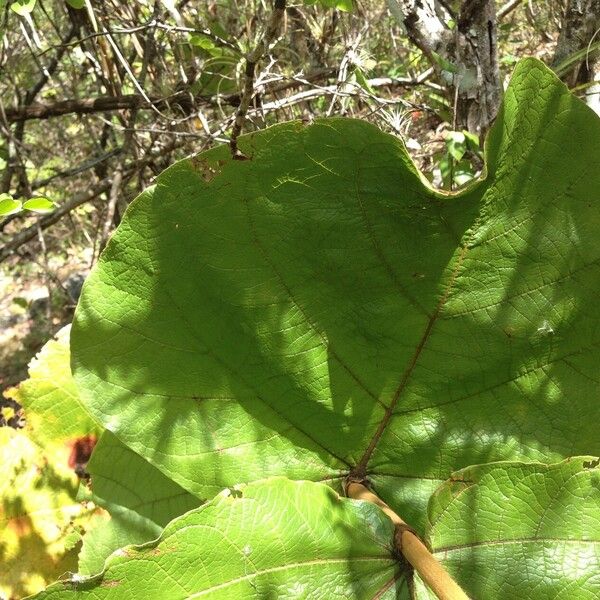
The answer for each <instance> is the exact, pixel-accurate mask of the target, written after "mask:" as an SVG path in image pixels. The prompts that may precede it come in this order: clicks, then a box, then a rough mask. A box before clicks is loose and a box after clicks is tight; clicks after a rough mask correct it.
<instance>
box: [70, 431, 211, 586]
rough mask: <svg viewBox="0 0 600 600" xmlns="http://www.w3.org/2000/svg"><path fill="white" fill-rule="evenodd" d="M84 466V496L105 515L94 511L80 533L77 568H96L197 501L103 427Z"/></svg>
mask: <svg viewBox="0 0 600 600" xmlns="http://www.w3.org/2000/svg"><path fill="white" fill-rule="evenodd" d="M88 471H89V473H90V475H91V484H92V488H91V494H90V495H89V499H91V500H92V501H93V502H94V503H95V504H97V505H98V506H101V507H102V508H105V509H106V510H107V511H108V513H109V514H110V519H107V518H106V515H102V516H99V517H98V518H97V523H96V526H95V527H94V528H93V529H91V530H90V531H88V532H87V533H86V534H85V536H84V538H83V548H82V550H81V553H80V554H79V569H78V571H79V573H82V574H87V575H90V574H94V573H99V572H100V571H101V570H102V567H103V566H104V561H105V559H106V558H107V557H108V556H109V555H110V554H112V553H113V552H114V551H115V550H117V549H118V548H121V547H122V546H126V545H129V544H141V543H143V542H147V541H150V540H153V539H156V538H157V537H158V536H159V535H160V532H161V531H162V529H163V528H164V527H165V526H166V525H167V524H168V523H169V521H171V520H173V519H174V518H175V517H178V516H180V515H182V514H183V513H185V512H187V511H188V510H191V509H192V508H196V507H197V506H199V505H200V504H201V500H200V499H199V498H196V497H195V496H192V495H191V494H189V493H188V492H186V491H185V490H183V489H182V488H181V487H180V486H178V485H177V484H176V483H174V482H173V481H172V480H171V479H169V478H167V477H166V476H165V475H163V474H162V473H161V472H160V471H159V470H158V469H156V467H153V466H152V465H150V463H148V462H147V461H145V460H144V459H143V458H141V457H140V456H139V455H137V454H136V453H135V452H133V451H131V450H130V449H129V448H127V446H124V445H123V444H122V443H121V442H119V440H118V439H117V438H116V437H115V436H114V435H112V434H111V433H110V432H109V431H105V432H104V433H103V434H102V437H101V438H100V441H99V442H98V444H97V446H96V447H95V448H94V453H93V454H92V458H91V460H90V462H89V464H88ZM85 497H86V498H87V497H88V496H85Z"/></svg>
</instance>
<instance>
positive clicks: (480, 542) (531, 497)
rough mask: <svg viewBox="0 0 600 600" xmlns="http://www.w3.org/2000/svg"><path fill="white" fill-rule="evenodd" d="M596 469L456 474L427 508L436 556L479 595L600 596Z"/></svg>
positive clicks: (594, 464) (523, 467)
mask: <svg viewBox="0 0 600 600" xmlns="http://www.w3.org/2000/svg"><path fill="white" fill-rule="evenodd" d="M598 464H599V461H598V460H597V459H593V458H587V459H586V458H574V459H570V460H567V461H565V462H562V463H559V464H555V465H541V464H511V463H496V464H491V465H480V466H476V467H469V468H467V469H464V470H463V471H459V472H458V473H454V474H453V476H452V479H451V480H450V481H448V482H447V483H445V484H444V485H443V486H441V487H440V488H439V490H438V491H437V492H436V493H435V495H434V496H433V497H432V499H431V502H430V505H429V519H430V523H429V527H428V529H429V540H430V542H431V545H432V546H433V549H434V553H435V554H436V555H437V556H438V557H439V558H441V560H442V562H443V563H444V564H445V566H446V567H447V568H448V569H449V570H450V572H451V573H452V574H453V575H454V576H455V577H456V578H457V580H458V581H459V583H461V584H462V585H463V586H464V588H465V589H466V590H468V591H469V594H470V596H471V597H473V598H527V599H528V600H538V599H539V600H548V599H550V598H552V599H556V600H558V599H563V600H594V599H595V598H598V597H599V596H600V469H599V468H598ZM421 593H422V594H425V590H423V589H421ZM425 597H426V596H425Z"/></svg>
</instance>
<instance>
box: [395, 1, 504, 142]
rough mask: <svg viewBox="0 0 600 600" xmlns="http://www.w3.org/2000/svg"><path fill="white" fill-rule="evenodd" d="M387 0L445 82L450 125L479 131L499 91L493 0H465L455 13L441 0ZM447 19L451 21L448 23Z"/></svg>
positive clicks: (490, 116)
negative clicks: (449, 109) (451, 114)
mask: <svg viewBox="0 0 600 600" xmlns="http://www.w3.org/2000/svg"><path fill="white" fill-rule="evenodd" d="M388 1H389V6H390V10H391V12H392V13H393V14H394V15H395V16H396V18H397V19H398V20H399V21H400V22H401V23H402V24H403V25H404V27H405V29H406V33H407V35H408V37H409V39H410V40H411V41H412V42H413V43H414V44H415V45H416V46H417V47H418V48H420V49H421V50H422V51H423V53H424V54H425V55H426V56H427V57H428V58H429V59H430V60H431V62H432V64H433V65H434V66H435V68H436V69H437V70H438V72H439V73H440V75H441V76H442V78H444V79H446V80H447V81H448V82H449V84H450V85H449V90H448V91H449V99H450V100H451V102H452V104H453V106H454V117H455V118H454V120H455V123H454V126H455V128H456V129H467V130H468V131H471V132H473V133H477V134H479V135H481V136H483V135H484V134H485V132H486V131H487V130H488V129H489V127H490V125H491V123H492V121H493V120H494V118H495V117H496V114H497V113H498V108H499V106H500V100H501V95H502V88H501V84H500V73H499V70H498V56H497V47H496V6H495V1H494V0H466V1H465V2H463V3H462V6H461V10H460V13H459V14H458V16H457V15H453V14H451V13H450V11H449V9H448V8H447V5H446V3H445V2H442V1H441V0H388ZM450 21H454V22H455V26H454V28H453V29H451V28H450V26H449V23H450Z"/></svg>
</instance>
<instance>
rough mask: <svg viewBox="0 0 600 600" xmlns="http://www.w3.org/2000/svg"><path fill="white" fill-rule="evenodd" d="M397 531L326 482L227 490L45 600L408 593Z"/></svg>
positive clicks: (391, 595)
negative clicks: (395, 543)
mask: <svg viewBox="0 0 600 600" xmlns="http://www.w3.org/2000/svg"><path fill="white" fill-rule="evenodd" d="M392 535H393V526H392V524H391V521H389V520H388V518H387V517H386V516H385V515H384V514H383V513H382V512H381V511H380V510H379V509H378V508H377V507H375V506H374V505H371V504H369V503H365V502H359V501H353V500H347V499H342V498H340V497H339V496H338V495H337V494H336V493H335V492H334V491H333V490H331V489H330V488H329V487H327V486H325V485H323V484H316V483H311V482H292V481H289V480H285V479H273V480H270V481H266V482H263V483H255V484H250V485H248V486H247V487H244V486H239V487H237V488H235V489H232V490H226V491H225V492H223V493H221V494H219V495H218V496H217V497H216V498H215V499H214V500H213V501H212V502H210V503H208V504H206V505H204V506H203V507H201V508H199V509H196V510H194V511H191V512H189V513H187V514H186V515H184V516H183V517H180V518H179V519H176V520H175V521H173V522H172V523H171V524H170V525H169V526H168V527H167V528H166V529H165V531H164V532H163V534H162V536H161V538H160V539H159V540H158V541H157V542H155V543H150V544H146V545H144V546H141V547H128V548H125V549H123V550H120V551H118V552H116V553H115V554H114V555H113V556H112V557H110V558H109V559H108V561H107V565H106V567H107V568H106V571H105V573H104V574H102V575H100V576H98V577H95V578H92V579H88V580H84V581H81V580H80V581H78V582H67V583H59V584H56V585H53V586H51V587H50V588H48V589H47V590H46V592H44V593H42V594H40V595H39V596H38V598H40V599H52V598H61V599H65V600H66V599H68V598H83V597H87V596H90V597H93V598H118V599H119V600H121V599H128V598H161V599H164V598H168V599H169V600H176V599H177V598H190V597H194V598H203V597H211V598H223V599H225V598H231V599H232V600H239V599H240V598H374V597H378V598H382V599H384V598H396V597H402V596H398V594H400V592H401V590H402V589H404V590H405V591H406V582H405V580H404V579H403V578H402V577H401V572H400V567H399V565H398V562H397V561H396V559H395V558H394V557H393V556H392V554H391V552H390V546H391V539H392ZM380 592H381V595H380V596H377V594H378V593H380ZM405 597H406V596H405Z"/></svg>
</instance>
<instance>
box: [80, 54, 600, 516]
mask: <svg viewBox="0 0 600 600" xmlns="http://www.w3.org/2000/svg"><path fill="white" fill-rule="evenodd" d="M240 147H241V148H242V150H243V151H244V152H245V153H246V155H247V156H248V157H249V158H250V160H246V161H232V160H231V159H230V157H229V153H228V149H227V148H225V147H222V148H218V149H216V150H212V151H209V152H206V153H203V154H201V155H199V156H197V157H196V158H194V159H191V160H185V161H182V162H180V163H178V164H176V165H174V166H173V167H172V168H170V169H168V170H167V171H165V172H164V173H163V174H162V175H161V176H160V177H159V178H158V180H157V184H156V186H154V187H153V188H151V189H149V190H147V191H146V192H145V193H144V194H142V195H141V196H140V197H139V198H138V199H137V200H136V201H135V202H134V203H133V204H132V206H131V207H130V209H129V210H128V212H127V215H126V217H125V219H124V220H123V223H122V224H121V226H120V227H119V229H118V231H117V232H116V234H115V235H114V237H113V238H112V240H111V242H110V243H109V245H108V247H107V249H106V251H105V252H104V254H103V256H102V259H101V261H100V262H99V264H98V266H97V267H96V269H95V270H94V272H93V274H92V275H91V276H90V278H89V279H88V281H87V283H86V285H85V287H84V291H83V295H82V298H81V301H80V304H79V307H78V310H77V313H76V319H75V324H74V327H73V331H72V351H73V366H74V369H75V377H76V380H77V382H78V384H79V386H80V388H81V394H82V399H83V401H84V403H85V404H86V406H87V407H88V409H89V410H90V411H91V412H92V414H93V415H94V416H95V417H96V418H97V419H98V420H99V421H101V422H102V424H103V425H104V426H105V427H106V428H107V429H109V430H111V431H113V432H114V433H115V434H116V436H117V437H118V438H119V439H120V440H121V441H122V442H124V443H125V444H126V445H128V446H130V447H131V448H132V449H133V450H134V451H135V452H137V453H138V454H140V455H141V456H143V457H144V458H146V459H147V460H149V461H150V462H151V463H153V464H154V465H156V466H157V467H158V468H159V469H161V470H162V471H163V472H164V473H165V474H166V475H167V476H169V477H171V478H172V479H173V480H174V481H176V482H177V483H178V484H179V485H181V486H182V487H183V488H184V489H186V490H188V491H190V492H192V493H193V494H195V495H198V496H200V497H208V496H210V495H212V494H214V493H216V492H217V491H218V490H219V489H221V488H222V487H229V486H231V485H234V484H236V483H239V482H247V481H253V480H256V479H260V478H264V477H266V476H270V475H282V474H283V475H286V476H287V477H290V478H292V479H310V480H313V481H320V480H329V481H333V482H335V481H339V479H340V478H341V477H343V476H345V475H347V474H348V473H349V472H352V473H354V474H357V475H367V476H368V477H369V478H370V480H371V481H372V483H373V485H374V487H375V489H376V491H378V492H379V493H380V494H381V495H382V497H383V498H384V499H385V500H386V501H387V502H388V503H389V504H391V505H392V506H393V508H395V509H396V510H397V511H398V512H399V513H400V514H402V516H404V517H405V518H407V519H408V520H409V521H411V522H413V523H414V524H415V525H417V526H422V525H423V519H422V517H420V515H421V514H423V513H424V507H425V505H426V502H427V499H428V497H429V495H430V493H431V491H432V490H433V488H434V487H435V486H436V484H438V483H440V482H441V481H443V480H445V479H446V478H447V477H448V475H449V474H450V473H451V472H452V471H454V470H456V469H459V468H463V467H466V466H468V465H471V464H477V463H486V462H490V461H495V460H505V459H511V460H517V459H518V460H522V459H527V460H540V461H546V462H550V461H556V460H560V459H561V458H563V457H565V456H568V455H572V454H589V453H600V437H599V436H598V435H597V423H598V421H599V419H600V403H599V402H598V378H597V365H598V361H599V359H600V350H599V347H598V344H599V342H600V316H599V314H598V311H597V310H596V302H597V297H598V292H599V291H600V212H599V211H598V204H597V200H598V198H599V197H600V122H599V120H598V117H597V116H596V115H595V114H594V113H593V112H592V111H591V110H589V108H587V107H586V106H585V105H584V104H583V103H581V102H580V101H579V100H577V99H576V98H575V97H574V96H572V95H571V94H570V93H569V92H568V90H567V89H566V88H565V86H564V85H563V84H562V83H560V81H559V80H558V79H557V78H556V77H555V76H554V75H553V74H552V73H551V72H550V71H549V70H548V69H547V68H546V67H544V66H543V65H542V64H541V63H539V62H538V61H535V60H525V61H523V62H522V63H521V64H520V65H519V66H518V68H517V70H516V72H515V74H514V76H513V79H512V82H511V84H510V86H509V88H508V90H507V92H506V98H505V103H504V107H503V109H502V111H501V114H500V116H499V118H498V121H497V123H496V124H495V126H494V128H493V130H492V131H491V133H490V136H489V139H488V143H487V152H486V167H487V177H486V179H485V180H483V181H481V182H478V183H476V184H475V185H474V186H473V187H471V188H470V189H468V190H467V191H465V192H463V193H461V194H459V195H456V196H449V195H444V194H441V193H438V192H435V191H433V190H431V189H430V188H429V187H428V185H427V183H426V182H425V181H424V178H422V177H421V176H420V175H419V174H418V172H417V171H416V169H415V167H414V165H413V163H412V162H411V161H410V159H409V157H408V155H407V153H406V151H405V149H404V147H403V145H402V143H401V142H400V141H399V140H398V139H396V138H394V137H392V136H389V135H385V134H383V133H381V132H380V131H378V130H377V129H376V128H374V127H373V126H371V125H369V124H367V123H364V122H359V121H353V120H346V119H329V120H319V121H317V122H316V123H315V124H313V125H310V126H305V125H303V124H301V123H291V124H284V125H279V126H276V127H273V128H270V129H268V130H266V131H262V132H259V133H256V134H253V135H251V136H247V137H245V138H243V139H241V140H240Z"/></svg>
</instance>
